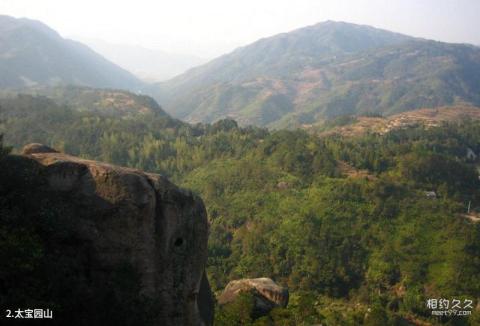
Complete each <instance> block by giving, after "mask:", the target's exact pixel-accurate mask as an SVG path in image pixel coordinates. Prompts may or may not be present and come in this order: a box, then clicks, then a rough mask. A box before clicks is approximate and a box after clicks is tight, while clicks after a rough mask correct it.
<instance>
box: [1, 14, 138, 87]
mask: <svg viewBox="0 0 480 326" xmlns="http://www.w3.org/2000/svg"><path fill="white" fill-rule="evenodd" d="M0 40H1V42H0V53H2V56H1V58H0V87H10V88H21V87H30V86H38V85H49V86H52V85H68V84H72V85H82V86H93V87H105V88H123V89H134V90H137V88H138V87H139V86H140V85H141V83H140V81H139V80H138V79H136V78H135V77H134V76H133V75H131V74H130V73H129V72H127V71H126V70H124V69H122V68H120V67H118V66H116V65H115V64H113V63H111V62H109V61H108V60H106V59H105V58H103V57H102V56H101V55H99V54H97V53H96V52H94V51H93V50H91V49H90V48H88V47H87V46H85V45H83V44H81V43H78V42H74V41H71V40H68V39H64V38H62V37H61V36H60V35H59V34H58V33H57V32H56V31H54V30H53V29H51V28H50V27H48V26H47V25H45V24H43V23H42V22H40V21H37V20H31V19H28V18H14V17H11V16H5V15H1V16H0Z"/></svg>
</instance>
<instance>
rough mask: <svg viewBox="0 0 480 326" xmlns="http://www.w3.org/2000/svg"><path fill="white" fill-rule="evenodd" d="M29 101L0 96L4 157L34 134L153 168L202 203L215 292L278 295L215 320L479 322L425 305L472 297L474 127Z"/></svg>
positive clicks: (81, 151) (479, 280) (477, 241)
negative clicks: (345, 128) (245, 287)
mask: <svg viewBox="0 0 480 326" xmlns="http://www.w3.org/2000/svg"><path fill="white" fill-rule="evenodd" d="M30 100H31V102H32V103H33V104H32V107H34V109H32V108H27V107H24V106H23V105H22V104H21V100H18V101H15V100H12V99H11V100H9V101H0V105H1V107H2V108H1V111H0V120H1V121H2V125H1V129H0V134H1V133H3V134H4V135H5V143H6V144H8V145H12V146H13V147H14V151H15V150H18V149H19V148H20V147H21V146H23V145H24V144H26V143H30V142H41V143H44V144H47V145H50V146H52V147H55V148H56V149H59V150H61V151H65V152H67V153H69V154H73V155H79V156H82V157H86V158H94V159H97V160H102V161H107V162H113V163H116V164H119V165H126V166H131V167H136V168H141V169H144V170H147V171H152V172H158V173H162V174H164V175H167V176H168V177H170V178H171V179H172V180H173V181H175V182H176V183H179V184H181V185H183V186H185V187H188V188H191V189H194V190H195V191H196V192H198V193H199V194H200V195H201V197H202V198H203V199H204V201H205V205H206V207H207V210H208V215H209V219H210V221H211V235H210V240H209V261H208V273H209V278H210V281H211V283H212V287H213V289H214V290H215V291H218V290H221V289H222V288H223V287H224V286H225V285H226V283H227V282H228V281H229V280H232V279H236V278H242V277H261V276H268V277H271V278H273V279H274V280H276V281H277V282H278V283H279V284H282V285H284V286H288V288H289V289H290V292H291V299H290V304H289V306H288V307H287V308H277V309H274V310H273V311H272V312H271V313H270V315H269V316H266V317H263V318H261V319H259V320H256V321H252V320H251V318H250V316H248V315H245V309H243V308H242V306H241V305H240V306H236V307H233V308H231V309H219V310H218V311H217V314H216V318H217V324H219V325H222V324H227V325H233V324H236V323H237V324H238V323H240V321H241V322H242V323H243V324H249V323H256V324H257V325H258V324H260V325H269V324H272V323H275V324H284V325H302V324H303V325H311V324H320V323H325V324H327V325H359V324H364V325H411V324H412V323H413V322H414V321H422V320H423V321H429V322H430V323H432V324H434V325H437V324H450V325H477V324H478V323H479V322H480V320H479V316H478V315H475V313H474V315H472V316H471V317H469V318H468V317H462V318H458V317H457V318H455V319H452V318H448V317H442V318H440V317H438V318H434V317H432V316H431V311H430V310H428V309H427V307H426V300H427V299H428V298H440V297H445V298H454V297H455V298H469V299H475V298H478V297H480V275H479V273H478V271H479V270H480V261H479V257H480V223H478V222H476V221H477V215H475V214H476V213H475V212H476V211H477V209H478V208H479V207H480V197H479V196H480V191H479V190H480V183H479V178H478V174H479V172H478V167H477V166H478V164H479V162H478V159H477V157H476V155H478V154H479V153H480V122H476V121H460V122H458V123H444V124H442V125H440V126H437V127H429V128H425V127H424V126H422V125H419V126H416V127H409V128H405V129H398V130H393V131H391V132H388V133H386V134H383V135H380V134H374V133H366V134H364V135H362V136H358V137H355V138H349V137H344V136H341V135H330V136H323V137H319V136H317V135H313V134H309V133H307V132H306V131H302V130H296V131H285V130H284V131H268V130H266V129H261V128H254V127H248V128H241V127H239V126H238V125H237V123H236V122H235V121H233V120H222V121H219V122H217V123H214V124H212V125H203V124H197V125H189V124H186V123H182V122H179V121H177V120H174V119H172V118H170V117H168V116H166V115H164V114H158V113H155V112H148V113H146V114H138V115H128V116H121V115H119V116H116V115H103V114H99V113H98V112H95V111H84V110H83V111H82V110H78V108H75V107H72V106H68V105H62V106H60V105H58V104H56V103H55V102H53V101H51V100H49V99H47V98H38V97H30ZM468 153H474V155H471V154H468ZM467 154H468V155H467ZM433 192H434V195H432V193H433ZM469 202H470V203H471V212H470V214H469V215H467V214H466V213H467V205H468V203H469ZM247 299H248V298H247ZM244 303H245V304H246V305H248V300H246V301H245V302H244Z"/></svg>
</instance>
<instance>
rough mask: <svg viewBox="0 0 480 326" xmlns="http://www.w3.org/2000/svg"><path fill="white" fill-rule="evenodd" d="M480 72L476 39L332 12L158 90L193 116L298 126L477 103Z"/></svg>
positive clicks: (179, 112)
mask: <svg viewBox="0 0 480 326" xmlns="http://www.w3.org/2000/svg"><path fill="white" fill-rule="evenodd" d="M467 72H468V73H467ZM477 72H480V51H479V50H478V49H477V48H474V47H471V46H461V45H456V44H448V43H441V42H432V41H428V40H424V39H417V38H414V37H411V36H407V35H403V34H399V33H395V32H390V31H387V30H383V29H378V28H375V27H371V26H366V25H358V24H351V23H346V22H336V21H326V22H321V23H318V24H315V25H311V26H307V27H304V28H300V29H296V30H293V31H291V32H289V33H283V34H278V35H275V36H272V37H268V38H264V39H261V40H258V41H257V42H255V43H252V44H250V45H247V46H244V47H242V48H238V49H237V50H235V51H233V52H232V53H230V54H227V55H224V56H222V57H220V58H217V59H215V60H213V61H211V62H209V63H207V64H206V65H203V66H200V67H198V68H195V69H192V70H190V71H188V72H187V73H185V74H183V75H181V76H178V77H176V78H174V79H172V80H170V81H167V82H165V83H163V84H160V85H159V87H158V89H157V90H156V93H155V92H153V94H154V95H156V97H157V100H158V101H159V102H160V103H162V105H163V107H164V108H165V110H166V111H167V112H169V113H170V114H172V115H174V116H175V117H177V118H180V119H185V120H187V121H190V122H213V121H216V120H218V119H222V118H227V117H228V118H232V119H235V120H237V121H238V122H239V123H240V124H242V125H247V124H255V125H261V126H269V127H274V128H281V127H285V126H290V127H298V126H300V125H304V124H311V123H315V122H317V121H319V120H322V119H325V118H329V117H333V116H336V115H344V114H356V113H365V112H377V113H383V114H393V113H398V112H402V111H405V110H412V109H415V108H419V107H433V106H438V105H452V104H455V101H459V100H461V101H463V102H467V103H472V104H474V105H479V104H480V97H479V96H478V94H479V93H478V90H479V88H478V85H480V84H478V82H477V81H478V78H477V77H476V76H478V74H477ZM446 76H449V77H448V78H447V77H446ZM452 76H453V77H452ZM459 80H461V81H462V82H461V83H459V82H458V81H459ZM413 82H415V83H413ZM460 85H468V86H466V88H463V89H462V87H463V86H460ZM424 89H428V90H429V94H431V96H430V95H429V96H425V95H422V94H425V91H424Z"/></svg>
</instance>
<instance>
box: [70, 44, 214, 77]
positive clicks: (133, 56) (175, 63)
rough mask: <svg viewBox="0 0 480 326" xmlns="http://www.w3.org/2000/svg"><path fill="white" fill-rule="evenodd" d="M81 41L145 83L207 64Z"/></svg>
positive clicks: (151, 51) (187, 57) (191, 58)
mask: <svg viewBox="0 0 480 326" xmlns="http://www.w3.org/2000/svg"><path fill="white" fill-rule="evenodd" d="M79 41H80V42H82V43H84V44H87V45H88V46H89V47H90V48H92V49H93V50H95V51H96V52H98V53H100V54H101V55H103V56H104V57H105V58H107V59H109V60H111V61H112V62H114V63H115V64H117V65H119V66H120V67H123V68H124V69H127V70H128V71H130V72H131V73H133V74H134V75H135V76H136V77H138V78H140V79H142V80H144V81H146V82H158V81H164V80H167V79H170V78H173V77H175V76H177V75H179V74H181V73H183V72H185V71H187V70H188V69H190V68H192V67H195V66H198V65H200V64H203V63H205V62H206V61H207V60H206V59H202V58H199V57H195V56H192V55H182V54H172V53H168V52H164V51H161V50H154V49H148V48H144V47H142V46H134V45H125V44H112V43H109V42H104V41H101V40H92V39H81V38H80V39H79Z"/></svg>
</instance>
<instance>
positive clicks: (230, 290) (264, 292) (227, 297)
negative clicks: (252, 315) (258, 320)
mask: <svg viewBox="0 0 480 326" xmlns="http://www.w3.org/2000/svg"><path fill="white" fill-rule="evenodd" d="M243 292H250V293H252V294H253V295H254V297H255V310H257V312H258V314H259V315H262V314H267V313H268V312H269V311H270V310H272V309H273V308H275V307H286V306H287V304H288V290H287V289H286V288H283V287H281V286H279V285H277V284H276V283H275V282H274V281H272V280H271V279H269V278H265V277H264V278H254V279H241V280H235V281H231V282H230V283H228V284H227V286H226V287H225V290H223V293H222V294H221V295H220V297H219V298H218V303H219V304H221V305H223V304H228V303H230V302H233V301H235V299H236V298H237V297H238V295H239V294H240V293H243Z"/></svg>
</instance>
